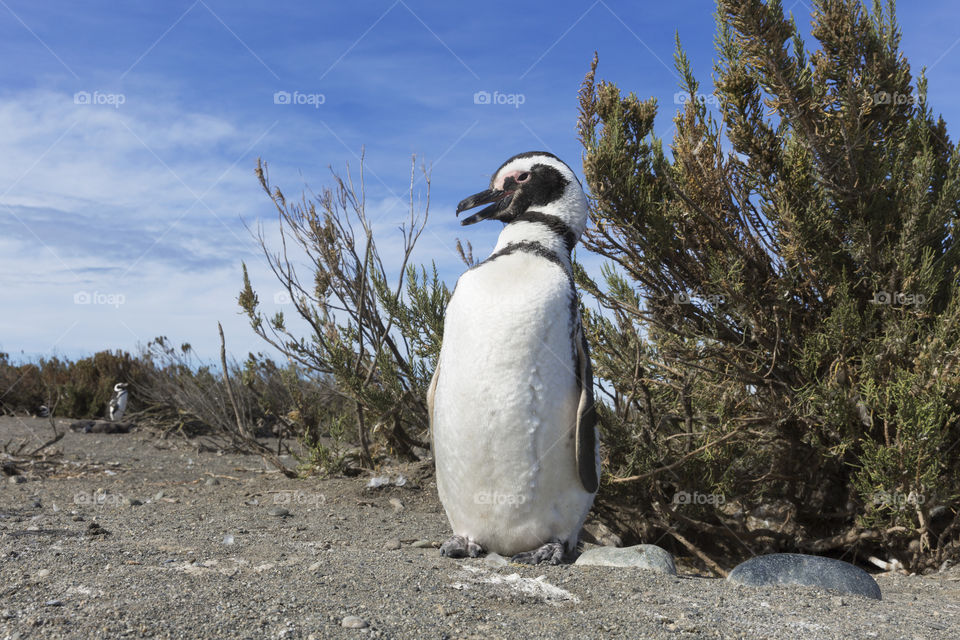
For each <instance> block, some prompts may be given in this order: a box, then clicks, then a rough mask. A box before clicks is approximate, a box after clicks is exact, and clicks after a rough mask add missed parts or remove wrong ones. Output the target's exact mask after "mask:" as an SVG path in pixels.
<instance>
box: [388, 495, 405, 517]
mask: <svg viewBox="0 0 960 640" xmlns="http://www.w3.org/2000/svg"><path fill="white" fill-rule="evenodd" d="M390 504H392V505H393V510H394V511H396V512H397V513H400V512H401V511H403V503H402V502H400V500H399V499H398V498H390Z"/></svg>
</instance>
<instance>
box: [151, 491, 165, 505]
mask: <svg viewBox="0 0 960 640" xmlns="http://www.w3.org/2000/svg"><path fill="white" fill-rule="evenodd" d="M153 499H154V501H155V502H159V501H160V500H163V489H160V491H157V492H156V493H155V494H154V495H153Z"/></svg>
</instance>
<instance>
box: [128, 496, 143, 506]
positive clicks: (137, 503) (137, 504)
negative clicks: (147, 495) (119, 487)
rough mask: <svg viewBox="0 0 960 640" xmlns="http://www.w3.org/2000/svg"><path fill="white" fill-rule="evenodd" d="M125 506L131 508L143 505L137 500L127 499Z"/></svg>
mask: <svg viewBox="0 0 960 640" xmlns="http://www.w3.org/2000/svg"><path fill="white" fill-rule="evenodd" d="M127 504H128V505H130V506H131V507H139V506H140V505H142V504H143V502H141V501H140V500H137V499H136V498H127Z"/></svg>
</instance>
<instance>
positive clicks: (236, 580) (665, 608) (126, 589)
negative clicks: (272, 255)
mask: <svg viewBox="0 0 960 640" xmlns="http://www.w3.org/2000/svg"><path fill="white" fill-rule="evenodd" d="M67 424H69V421H61V425H62V426H61V428H63V429H65V428H66V425H67ZM48 432H49V427H48V426H47V424H46V421H45V420H40V419H15V418H0V441H3V442H6V441H8V440H10V439H11V438H22V437H31V438H32V437H37V438H40V440H41V441H42V440H46V439H47V436H48ZM33 434H36V436H34V435H33ZM56 447H57V448H58V449H59V450H61V451H62V452H63V455H62V456H60V457H59V460H58V461H56V462H53V463H50V464H45V465H39V466H37V467H35V468H33V469H31V468H29V467H23V468H22V469H21V470H22V471H23V472H24V473H23V476H24V477H25V479H26V481H24V482H11V481H9V479H8V477H6V476H2V477H0V480H2V482H3V485H2V488H0V578H2V580H0V637H5V638H31V637H33V638H116V637H133V638H136V637H155V638H168V637H169V638H178V637H191V638H328V637H332V638H336V637H344V638H348V637H368V636H373V637H389V638H491V637H495V638H558V637H577V638H620V637H624V638H628V637H629V638H636V637H644V638H675V637H678V634H683V635H682V637H690V638H694V637H704V638H784V639H787V638H790V639H792V638H806V637H809V638H851V637H855V638H891V639H893V638H896V639H901V638H944V639H947V638H951V639H952V638H955V637H956V633H957V629H960V572H958V571H956V570H951V571H946V572H943V573H940V574H936V575H932V576H922V577H920V576H914V577H907V576H900V575H894V574H880V575H877V576H875V577H876V579H877V582H878V583H879V584H880V588H881V590H882V591H883V600H882V601H874V600H867V599H863V598H859V597H854V596H842V597H841V596H838V595H835V594H831V593H828V592H824V591H819V590H815V589H788V588H764V589H755V588H750V587H742V586H735V585H731V584H728V583H726V582H725V581H723V580H718V579H708V578H702V577H697V576H694V575H689V574H688V575H680V576H678V577H676V578H673V577H669V576H664V575H659V574H654V573H649V572H644V571H638V570H630V569H616V568H608V567H573V566H559V567H527V566H519V565H508V566H505V567H495V566H492V565H491V564H488V563H486V562H485V561H484V560H482V559H478V560H463V561H461V560H457V561H455V560H449V559H446V558H442V557H440V555H439V553H438V551H437V550H436V548H435V546H434V545H436V544H438V543H439V542H440V541H442V540H443V539H444V538H445V537H446V536H447V535H448V533H449V532H448V529H447V523H446V518H445V516H444V514H443V510H442V508H441V507H440V504H439V501H438V500H437V495H436V486H435V484H434V483H433V480H432V476H431V475H430V474H429V473H426V472H425V469H424V468H422V467H418V466H416V465H411V466H406V467H399V468H395V469H388V470H382V471H381V472H380V473H378V475H388V476H389V477H390V478H391V482H390V483H388V484H384V485H383V486H381V487H380V488H378V489H368V488H366V484H367V483H368V481H369V478H356V479H331V480H320V479H316V478H312V479H303V480H291V479H287V478H284V477H283V476H281V475H280V474H278V473H274V472H272V471H271V470H270V469H268V468H267V467H265V466H264V464H263V463H262V462H261V461H260V459H259V458H256V457H252V456H237V455H230V454H222V453H218V452H215V451H200V450H197V449H196V448H194V447H192V446H191V445H190V444H189V443H187V442H185V441H176V442H173V441H164V440H159V439H157V438H154V437H152V436H150V435H148V434H146V433H142V432H137V431H134V432H132V433H128V434H97V433H76V432H72V431H69V430H68V432H67V434H66V435H65V436H64V438H63V439H62V440H60V441H59V442H58V443H57V444H56ZM6 470H7V469H6V467H5V472H6ZM401 475H402V476H403V480H402V481H401V482H400V483H397V482H396V480H397V478H398V477H399V476H401ZM397 484H401V485H402V486H397ZM396 547H399V548H396ZM680 566H681V567H682V566H683V565H682V564H681V565H680ZM681 573H683V571H682V570H681ZM351 616H352V618H351ZM345 618H347V620H346V624H348V625H351V626H350V627H344V626H342V625H343V623H344V619H345ZM364 625H365V626H364Z"/></svg>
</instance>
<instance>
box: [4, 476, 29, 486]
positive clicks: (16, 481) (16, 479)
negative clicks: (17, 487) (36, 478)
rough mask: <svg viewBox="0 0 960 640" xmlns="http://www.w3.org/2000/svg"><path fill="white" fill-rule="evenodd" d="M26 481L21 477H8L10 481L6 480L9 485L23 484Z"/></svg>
mask: <svg viewBox="0 0 960 640" xmlns="http://www.w3.org/2000/svg"><path fill="white" fill-rule="evenodd" d="M26 481H27V479H26V478H24V477H23V476H10V480H8V482H9V483H10V484H23V483H24V482H26Z"/></svg>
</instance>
